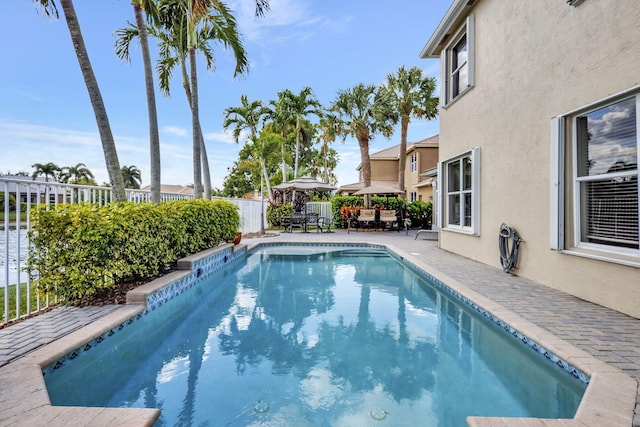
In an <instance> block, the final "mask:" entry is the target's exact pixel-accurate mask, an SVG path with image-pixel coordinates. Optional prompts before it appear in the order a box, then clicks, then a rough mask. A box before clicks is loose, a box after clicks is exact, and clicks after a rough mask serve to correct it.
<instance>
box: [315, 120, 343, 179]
mask: <svg viewBox="0 0 640 427" xmlns="http://www.w3.org/2000/svg"><path fill="white" fill-rule="evenodd" d="M318 128H319V129H320V136H319V137H318V140H319V141H320V142H321V143H322V146H321V151H320V152H321V154H322V161H323V171H324V173H323V175H324V177H323V181H324V182H329V163H330V160H331V159H330V150H329V144H331V143H332V142H334V141H335V140H336V137H337V136H338V135H339V134H340V132H341V130H342V129H341V127H340V122H339V120H338V118H337V117H336V116H335V115H333V114H327V115H325V116H324V117H322V118H321V119H320V123H318ZM333 160H334V161H335V159H333ZM333 167H334V168H335V165H333ZM332 169H333V168H332Z"/></svg>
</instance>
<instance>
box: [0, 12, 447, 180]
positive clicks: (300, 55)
mask: <svg viewBox="0 0 640 427" xmlns="http://www.w3.org/2000/svg"><path fill="white" fill-rule="evenodd" d="M5 3H6V4H3V13H2V14H1V15H0V40H1V41H0V46H1V51H2V55H1V59H0V174H5V173H8V172H10V173H17V172H19V171H24V172H27V173H29V174H31V173H32V172H33V168H32V165H33V164H34V163H47V162H54V163H56V164H57V165H59V166H74V165H76V164H78V163H84V164H85V165H86V166H87V167H88V168H89V169H90V170H91V171H92V172H93V174H94V175H95V178H96V181H97V182H98V183H99V184H101V183H105V182H108V174H107V170H106V166H105V161H104V154H103V151H102V145H101V143H100V138H99V135H98V130H97V126H96V122H95V117H94V114H93V110H92V108H91V104H90V101H89V97H88V94H87V91H86V87H85V85H84V80H83V78H82V75H81V73H80V68H79V66H78V62H77V59H76V56H75V52H74V50H73V46H72V43H71V39H70V37H69V33H68V30H67V26H66V22H65V21H64V16H63V14H62V10H61V9H60V15H61V17H60V19H57V20H56V19H52V18H48V17H47V16H46V15H45V14H44V12H42V10H41V9H40V6H39V5H38V4H37V3H38V2H34V1H32V0H13V1H7V2H5ZM227 3H228V4H229V5H230V6H231V7H232V9H233V10H234V11H235V16H236V18H237V20H238V24H239V30H240V33H241V35H242V40H243V42H244V47H245V50H246V51H247V56H248V58H249V62H250V66H249V67H250V68H249V72H248V73H247V75H246V76H243V77H239V78H234V77H233V67H234V60H233V56H232V55H231V54H230V53H229V52H227V51H225V50H223V49H222V48H221V47H219V46H215V48H214V49H215V50H214V52H215V56H216V68H215V70H213V71H207V70H206V69H205V68H204V65H203V63H204V61H203V60H200V64H199V65H200V67H199V69H198V79H199V80H198V82H199V91H198V94H199V99H200V121H201V124H202V128H203V133H204V136H205V143H206V146H207V153H208V155H209V162H210V168H211V178H212V186H213V187H214V188H222V186H223V182H224V178H225V176H226V175H227V173H228V169H229V168H231V167H232V166H233V163H234V161H235V160H236V159H237V154H238V152H239V150H240V148H241V144H236V143H234V142H233V139H232V137H231V135H230V133H227V132H225V131H224V129H223V127H222V122H223V111H224V109H225V108H227V107H233V106H238V105H240V96H241V95H243V94H246V95H247V96H248V98H249V100H250V101H253V100H256V99H259V100H262V101H263V102H264V103H268V102H269V101H270V100H274V99H276V98H277V93H278V92H280V91H282V90H284V89H289V90H291V91H292V92H294V93H299V92H300V91H301V90H302V89H303V88H304V87H305V86H309V87H311V88H312V90H313V92H314V94H315V95H316V97H317V98H318V100H319V101H320V102H321V103H322V104H323V105H324V106H328V105H329V104H330V103H331V102H332V101H333V100H334V99H335V98H336V95H337V92H338V90H344V89H349V88H352V87H353V86H355V85H356V84H358V83H364V84H382V83H384V81H385V79H386V76H387V75H388V74H390V73H393V72H395V71H397V69H398V68H399V67H400V66H402V65H404V66H406V67H411V66H414V65H415V66H418V67H420V68H422V70H423V72H424V74H425V75H427V76H433V77H438V72H439V64H438V61H437V60H435V59H421V58H419V54H420V51H421V50H422V48H423V47H424V45H425V44H426V42H427V40H428V38H429V37H430V36H431V34H432V33H433V30H434V29H435V27H436V26H437V25H438V23H439V21H440V19H441V18H442V17H443V16H444V14H445V12H446V10H447V9H448V7H449V6H450V4H451V0H400V1H397V2H388V1H371V0H350V1H344V0H325V1H317V0H271V1H270V4H271V11H270V12H268V13H267V14H266V16H265V17H264V18H262V19H259V20H256V19H255V17H254V6H255V2H254V0H229V1H228V2H227ZM74 5H75V8H76V13H77V15H78V19H79V22H80V26H81V28H82V32H83V36H84V39H85V44H86V46H87V50H88V52H89V57H90V60H91V62H92V66H93V69H94V72H95V74H96V77H97V80H98V84H99V86H100V90H101V92H102V96H103V98H104V102H105V105H106V109H107V114H108V116H109V121H110V124H111V129H112V132H113V135H114V138H115V142H116V148H117V151H118V158H119V161H120V165H121V166H123V165H127V166H131V165H135V166H136V167H138V169H140V171H141V172H142V185H148V184H149V180H150V179H149V142H148V138H149V137H148V135H149V125H148V116H147V104H146V96H145V91H144V75H143V70H142V59H141V53H140V49H139V46H137V44H136V45H134V46H133V48H132V50H131V63H130V64H126V63H123V62H122V61H120V60H119V59H118V58H117V57H116V55H115V52H114V42H115V35H114V34H115V30H116V29H118V28H122V27H124V26H126V23H127V21H133V20H134V16H133V8H132V7H131V3H130V1H127V0H75V1H74ZM150 44H151V45H152V61H154V62H155V58H156V57H157V56H156V55H155V54H154V51H155V49H154V48H153V45H154V41H153V40H150ZM179 77H180V76H179V73H175V75H174V77H173V80H172V81H171V88H172V91H171V96H170V97H168V98H167V97H163V96H162V95H161V94H160V93H159V91H158V90H157V85H156V101H157V109H158V123H159V128H160V150H161V163H162V166H161V167H162V183H163V184H177V185H188V184H191V183H193V170H192V160H191V158H192V139H191V113H190V110H189V107H188V104H187V101H186V98H185V95H184V91H183V89H182V86H181V82H180V78H179ZM312 121H313V118H312ZM437 133H438V121H437V120H432V121H424V120H422V121H418V120H415V119H413V120H412V122H411V124H410V125H409V132H408V140H409V141H410V142H412V141H418V140H421V139H424V138H427V137H429V136H432V135H435V134H437ZM399 142H400V129H399V126H398V128H397V130H396V132H395V133H394V135H393V136H392V137H391V138H390V139H386V138H384V137H383V136H381V135H377V136H376V137H375V139H374V140H372V141H371V142H370V148H369V151H370V153H375V152H376V151H380V150H382V149H384V148H387V147H389V146H392V145H396V144H398V143H399ZM333 148H335V149H336V150H337V152H338V153H339V159H340V160H339V164H338V167H337V168H336V171H335V173H336V175H337V177H338V184H339V185H345V184H349V183H353V182H357V181H358V173H357V171H356V168H357V166H358V164H359V163H360V151H359V148H358V144H357V141H356V140H355V139H351V138H347V139H346V140H345V141H344V142H343V141H342V139H340V140H337V141H336V142H335V143H334V144H333Z"/></svg>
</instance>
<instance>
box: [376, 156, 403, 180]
mask: <svg viewBox="0 0 640 427" xmlns="http://www.w3.org/2000/svg"><path fill="white" fill-rule="evenodd" d="M371 180H374V181H397V180H398V161H397V160H395V159H393V160H390V159H377V158H375V157H374V156H371Z"/></svg>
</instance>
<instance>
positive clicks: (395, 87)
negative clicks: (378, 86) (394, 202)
mask: <svg viewBox="0 0 640 427" xmlns="http://www.w3.org/2000/svg"><path fill="white" fill-rule="evenodd" d="M387 87H388V88H389V90H390V91H391V92H392V93H393V95H394V101H393V102H394V104H395V105H396V107H395V108H396V111H397V112H398V114H399V115H400V154H399V155H400V163H399V166H398V169H399V170H398V186H399V188H400V190H402V191H405V188H404V187H405V184H404V170H405V167H406V161H407V129H408V128H409V122H410V121H411V116H413V117H415V118H417V119H428V120H431V119H435V118H436V116H437V115H438V98H436V97H434V96H433V92H434V91H435V87H436V79H435V77H424V76H423V75H422V70H421V69H420V68H418V67H416V66H413V67H411V68H409V69H408V70H407V69H406V68H405V67H404V66H402V67H400V68H399V69H398V71H397V72H396V73H394V74H389V75H388V76H387Z"/></svg>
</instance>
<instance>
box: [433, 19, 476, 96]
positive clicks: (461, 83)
mask: <svg viewBox="0 0 640 427" xmlns="http://www.w3.org/2000/svg"><path fill="white" fill-rule="evenodd" d="M473 40H474V37H473V15H471V16H469V17H467V20H466V23H465V25H464V27H463V28H462V29H461V30H460V31H459V32H458V33H457V34H456V37H454V38H453V41H452V42H451V43H450V44H449V45H448V46H447V47H446V48H445V49H444V50H443V51H442V57H441V62H442V64H443V70H442V77H443V79H444V84H443V85H441V90H442V93H441V96H440V99H441V100H442V106H447V105H448V104H450V103H451V102H453V101H454V100H455V99H457V98H458V97H459V96H461V95H462V94H464V93H465V92H466V91H467V90H469V89H471V88H472V87H473V85H474V43H473Z"/></svg>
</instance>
